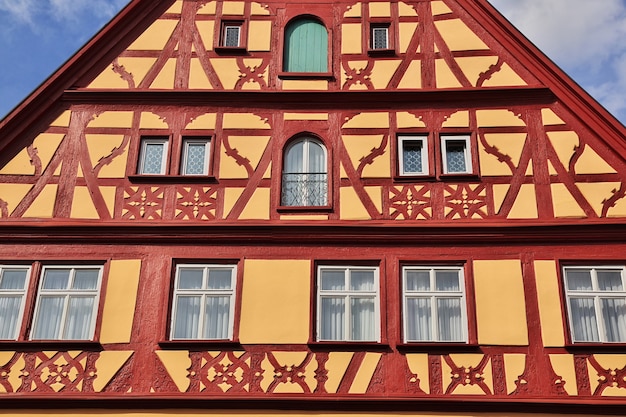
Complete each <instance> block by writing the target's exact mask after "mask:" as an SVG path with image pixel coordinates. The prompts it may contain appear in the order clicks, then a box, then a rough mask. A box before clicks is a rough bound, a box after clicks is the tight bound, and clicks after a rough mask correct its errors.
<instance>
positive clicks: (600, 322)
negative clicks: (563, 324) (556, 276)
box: [563, 265, 626, 343]
mask: <svg viewBox="0 0 626 417" xmlns="http://www.w3.org/2000/svg"><path fill="white" fill-rule="evenodd" d="M570 270H589V271H590V272H591V284H592V289H591V291H576V290H570V289H569V285H568V279H567V271H570ZM598 270H613V271H616V270H619V271H620V272H621V278H622V288H623V289H624V290H622V291H602V290H600V288H599V285H598V274H597V273H598ZM563 281H564V283H563V286H564V288H565V296H566V299H567V300H566V303H567V316H568V324H569V328H570V334H571V339H572V342H573V343H626V340H619V341H609V340H608V337H607V332H606V325H605V323H604V318H603V315H602V303H601V300H602V299H603V298H621V299H626V267H625V266H622V265H589V266H565V267H563ZM572 298H593V305H594V309H595V316H596V325H597V329H596V330H597V331H598V337H599V339H600V340H597V341H595V340H576V339H575V334H574V323H573V314H572V309H571V304H570V300H571V299H572Z"/></svg>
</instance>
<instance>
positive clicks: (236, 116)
mask: <svg viewBox="0 0 626 417" xmlns="http://www.w3.org/2000/svg"><path fill="white" fill-rule="evenodd" d="M222 123H223V125H222V127H223V128H224V129H270V125H269V123H268V120H267V119H263V118H261V117H260V116H257V115H256V114H254V113H226V114H224V120H223V122H222Z"/></svg>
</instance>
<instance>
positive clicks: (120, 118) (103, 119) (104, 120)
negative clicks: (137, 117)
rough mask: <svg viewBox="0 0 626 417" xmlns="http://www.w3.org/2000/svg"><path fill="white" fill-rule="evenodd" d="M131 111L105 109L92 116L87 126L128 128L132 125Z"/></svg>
mask: <svg viewBox="0 0 626 417" xmlns="http://www.w3.org/2000/svg"><path fill="white" fill-rule="evenodd" d="M133 114H134V113H133V112H132V111H106V112H103V113H100V114H99V115H96V116H94V119H93V120H92V121H91V122H89V125H88V127H119V128H130V127H132V125H133Z"/></svg>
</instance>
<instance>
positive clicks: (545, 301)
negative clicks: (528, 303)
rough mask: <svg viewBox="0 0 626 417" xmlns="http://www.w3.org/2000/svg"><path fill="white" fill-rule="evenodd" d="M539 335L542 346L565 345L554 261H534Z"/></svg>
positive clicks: (557, 278)
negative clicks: (539, 324)
mask: <svg viewBox="0 0 626 417" xmlns="http://www.w3.org/2000/svg"><path fill="white" fill-rule="evenodd" d="M535 280H536V283H537V298H538V301H539V318H540V320H541V336H542V338H543V344H544V346H549V347H562V346H564V345H565V336H564V334H565V329H564V328H563V316H562V305H561V297H560V289H559V277H558V276H557V265H556V262H555V261H535Z"/></svg>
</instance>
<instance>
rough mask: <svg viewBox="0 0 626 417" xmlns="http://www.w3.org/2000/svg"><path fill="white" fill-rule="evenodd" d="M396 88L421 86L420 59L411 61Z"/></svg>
mask: <svg viewBox="0 0 626 417" xmlns="http://www.w3.org/2000/svg"><path fill="white" fill-rule="evenodd" d="M398 88H422V61H420V60H419V59H414V60H413V61H411V63H410V64H409V67H408V68H407V69H406V71H405V73H404V76H403V77H402V79H401V80H400V84H398Z"/></svg>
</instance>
